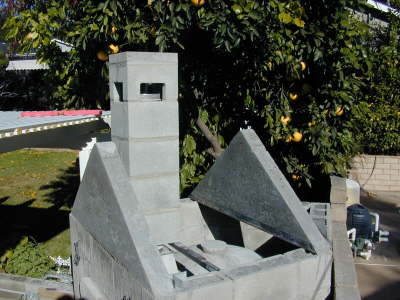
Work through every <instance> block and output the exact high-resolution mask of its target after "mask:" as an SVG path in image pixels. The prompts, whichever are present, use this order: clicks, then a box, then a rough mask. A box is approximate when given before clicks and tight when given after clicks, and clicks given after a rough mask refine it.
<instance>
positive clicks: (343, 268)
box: [333, 260, 357, 287]
mask: <svg viewBox="0 0 400 300" xmlns="http://www.w3.org/2000/svg"><path fill="white" fill-rule="evenodd" d="M333 268H334V272H335V275H334V284H335V287H341V286H350V287H357V273H356V269H355V267H354V263H349V262H348V261H341V260H338V261H336V260H335V262H334V265H333Z"/></svg>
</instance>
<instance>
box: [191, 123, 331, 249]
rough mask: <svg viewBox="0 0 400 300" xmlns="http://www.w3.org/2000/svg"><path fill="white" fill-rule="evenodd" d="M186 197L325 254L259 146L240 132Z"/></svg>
mask: <svg viewBox="0 0 400 300" xmlns="http://www.w3.org/2000/svg"><path fill="white" fill-rule="evenodd" d="M190 198H192V199H194V200H196V201H198V202H200V203H202V204H204V205H206V206H209V207H211V208H213V209H215V210H218V211H220V212H222V213H224V214H227V215H229V216H231V217H233V218H235V219H238V220H239V221H242V222H245V223H248V224H251V225H253V226H255V227H257V228H259V229H261V230H264V231H267V232H269V233H271V234H273V235H275V236H277V237H279V238H281V239H283V240H286V241H288V242H289V243H292V244H295V245H297V246H300V247H303V248H304V249H306V250H308V251H311V252H313V253H318V252H320V251H329V248H330V247H329V244H328V243H327V241H326V240H325V239H324V238H323V237H322V235H321V233H320V232H319V231H318V228H317V227H316V225H315V224H314V222H313V221H312V219H311V217H310V216H309V215H308V214H307V212H306V210H305V209H304V207H303V206H302V204H301V202H300V200H299V199H298V198H297V196H296V194H295V193H294V191H293V189H292V188H291V187H290V184H289V183H288V181H287V180H286V178H285V177H284V176H283V174H282V172H281V171H280V170H279V168H278V167H277V165H276V164H275V162H274V161H273V159H272V157H271V156H270V155H269V153H268V152H267V151H266V149H265V147H264V145H263V144H262V142H261V141H260V139H259V138H258V137H257V135H256V133H255V132H254V131H253V130H251V129H248V130H242V131H240V132H239V133H238V134H237V135H236V136H235V137H234V139H233V140H232V142H231V143H230V145H229V147H228V148H227V149H226V150H225V151H224V152H223V153H222V155H221V156H220V157H219V158H218V159H217V161H216V162H215V164H214V165H213V166H212V167H211V169H210V170H209V171H208V172H207V174H206V175H205V177H204V179H203V180H202V181H201V182H200V183H199V184H198V186H197V187H196V188H195V189H194V191H193V192H192V194H191V195H190Z"/></svg>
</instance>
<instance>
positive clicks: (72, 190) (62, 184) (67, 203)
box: [40, 159, 80, 208]
mask: <svg viewBox="0 0 400 300" xmlns="http://www.w3.org/2000/svg"><path fill="white" fill-rule="evenodd" d="M79 184H80V179H79V161H78V159H77V160H76V161H75V163H74V165H73V166H72V167H69V168H68V169H66V170H65V171H64V172H63V173H62V174H61V175H60V176H59V177H57V178H56V180H54V181H51V182H50V183H48V184H46V185H43V186H41V187H40V190H48V193H47V194H46V195H45V198H44V201H46V202H50V203H52V204H53V205H54V208H61V207H68V208H72V205H73V204H74V200H75V196H76V193H77V192H78V188H79Z"/></svg>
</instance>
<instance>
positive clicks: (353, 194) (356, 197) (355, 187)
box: [346, 179, 360, 206]
mask: <svg viewBox="0 0 400 300" xmlns="http://www.w3.org/2000/svg"><path fill="white" fill-rule="evenodd" d="M346 196H347V199H346V205H347V206H349V205H352V204H356V203H360V185H359V184H358V182H356V181H354V180H350V179H346Z"/></svg>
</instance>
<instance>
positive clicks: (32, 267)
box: [0, 237, 56, 278]
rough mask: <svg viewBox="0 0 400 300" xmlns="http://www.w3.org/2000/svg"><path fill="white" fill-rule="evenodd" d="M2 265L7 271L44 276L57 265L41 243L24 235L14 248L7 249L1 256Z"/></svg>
mask: <svg viewBox="0 0 400 300" xmlns="http://www.w3.org/2000/svg"><path fill="white" fill-rule="evenodd" d="M0 266H1V267H3V266H4V269H5V271H6V272H7V273H11V274H15V275H21V276H28V277H34V278H44V276H45V275H47V274H49V273H50V272H51V270H52V269H54V268H55V266H56V265H55V263H54V262H53V261H52V260H51V259H50V258H48V257H47V256H46V255H45V253H44V250H43V248H42V246H41V245H39V244H37V243H36V242H34V241H30V240H29V238H28V237H23V238H22V239H21V241H20V242H19V244H18V245H17V246H16V247H15V249H14V250H7V251H6V253H5V254H4V255H3V256H2V257H0Z"/></svg>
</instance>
